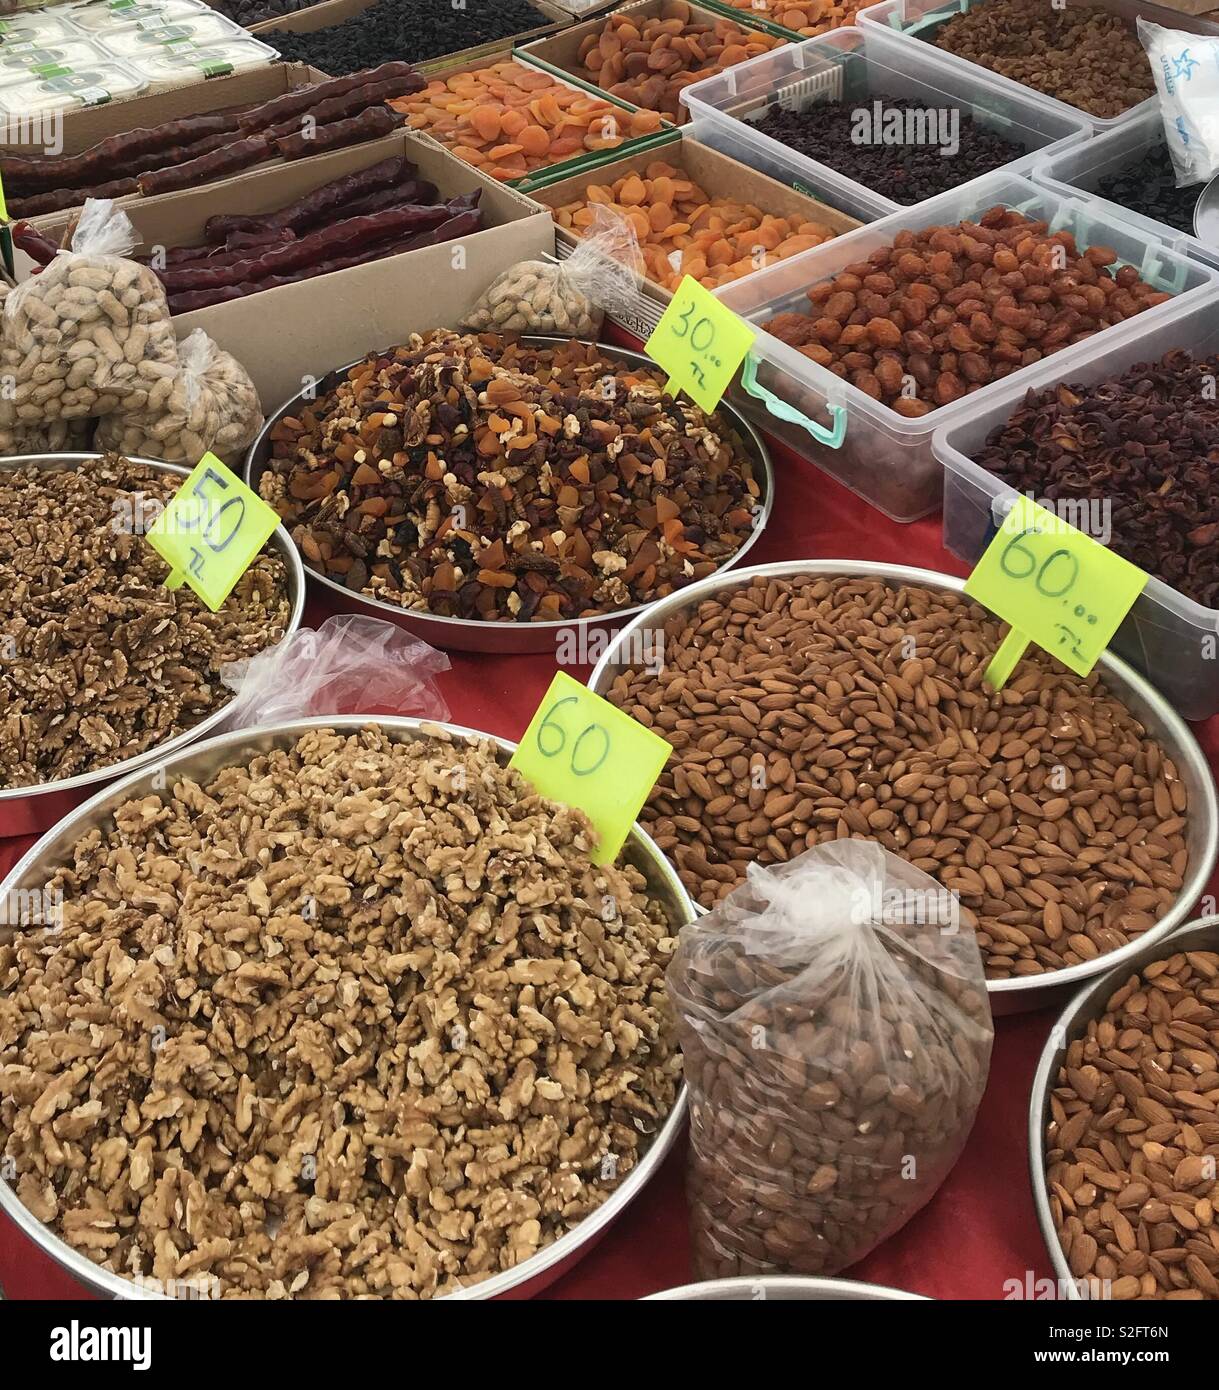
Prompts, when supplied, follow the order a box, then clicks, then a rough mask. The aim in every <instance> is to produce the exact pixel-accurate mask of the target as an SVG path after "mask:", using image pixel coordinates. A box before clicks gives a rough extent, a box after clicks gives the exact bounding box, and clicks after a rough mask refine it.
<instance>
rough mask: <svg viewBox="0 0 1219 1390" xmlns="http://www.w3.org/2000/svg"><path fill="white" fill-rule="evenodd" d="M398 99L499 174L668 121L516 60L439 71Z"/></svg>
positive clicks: (417, 120) (437, 134)
mask: <svg viewBox="0 0 1219 1390" xmlns="http://www.w3.org/2000/svg"><path fill="white" fill-rule="evenodd" d="M390 105H391V106H393V107H394V109H395V110H397V111H401V112H403V113H405V115H406V117H407V122H406V123H407V125H408V126H409V127H410V128H411V129H412V130H422V131H426V132H427V134H428V135H430V136H432V137H433V139H436V140H439V141H440V142H441V144H443V145H447V146H448V147H449V148H450V149H451V150H452V151H453V153H454V154H455V155H457V156H458V157H459V158H461V159H464V160H465V161H466V163H467V164H473V165H474V166H475V167H476V168H479V169H481V170H482V171H483V172H484V173H486V174H490V175H491V177H492V178H497V179H519V178H522V177H523V176H524V175H525V174H531V173H533V172H534V171H535V170H537V169H544V168H546V167H547V166H548V165H551V164H558V163H560V162H561V161H563V160H565V159H575V158H578V157H579V156H581V155H584V154H588V153H591V152H593V151H596V150H613V149H617V148H618V146H619V145H621V144H622V143H623V142H624V141H626V140H632V139H634V138H636V137H637V136H640V135H649V134H651V133H652V132H653V131H657V130H659V129H660V128H661V125H662V121H661V118H660V116H659V115H658V114H657V113H656V112H655V111H637V112H631V111H627V110H626V109H625V108H623V107H621V106H615V105H614V104H613V103H612V102H608V101H606V100H604V99H603V98H601V97H595V96H591V95H590V94H589V93H588V92H585V91H581V90H580V89H579V88H577V87H569V86H567V85H566V84H564V83H562V82H558V81H556V80H555V79H554V78H553V77H551V76H549V75H548V74H547V73H544V72H542V71H541V70H540V69H539V68H530V67H526V66H525V65H524V64H523V63H518V62H514V61H511V60H508V61H505V62H502V63H491V64H489V65H488V66H487V67H484V68H471V69H468V70H466V71H464V72H456V73H453V74H451V75H450V76H448V77H434V78H432V80H431V81H430V82H429V83H428V84H427V86H426V87H425V88H424V89H423V91H421V92H414V93H412V94H411V95H410V96H406V97H402V98H401V99H400V100H396V101H393V102H391V103H390Z"/></svg>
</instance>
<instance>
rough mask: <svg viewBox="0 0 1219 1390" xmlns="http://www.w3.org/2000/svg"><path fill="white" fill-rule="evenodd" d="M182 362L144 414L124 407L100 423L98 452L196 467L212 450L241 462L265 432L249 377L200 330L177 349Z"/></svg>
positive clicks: (159, 385) (156, 390)
mask: <svg viewBox="0 0 1219 1390" xmlns="http://www.w3.org/2000/svg"><path fill="white" fill-rule="evenodd" d="M178 358H179V361H180V363H181V366H180V370H179V371H178V372H177V373H176V374H175V375H174V376H172V377H166V378H164V379H163V380H161V381H158V382H157V383H156V385H155V386H154V387H153V388H152V391H151V392H150V394H149V398H148V404H147V406H146V407H145V408H144V409H143V410H128V409H126V408H125V407H124V406H120V407H119V408H118V409H117V410H116V411H115V412H114V414H113V415H109V416H107V417H106V418H105V419H104V420H102V421H101V422H100V423H99V425H98V427H97V436H96V446H97V448H99V449H114V450H117V452H119V453H121V454H128V455H136V456H137V457H141V458H153V459H162V460H164V461H165V462H167V463H189V464H191V465H192V467H193V466H194V465H195V464H196V463H198V461H199V460H200V459H201V458H202V457H203V455H204V454H205V453H207V452H208V450H211V451H212V452H213V453H214V454H216V455H217V456H218V457H219V458H221V459H223V460H224V462H225V463H235V462H236V461H237V460H238V459H240V457H241V455H242V453H243V451H244V450H245V448H246V446H247V445H249V444H251V443H253V441H254V437H255V435H257V433H258V431H259V430H260V429H261V428H262V418H263V417H262V405H261V403H260V401H259V399H258V390H257V388H256V387H255V385H254V383H253V382H252V381H251V380H250V376H249V373H248V372H247V371H246V369H245V368H244V367H243V366H242V365H241V363H240V362H238V361H237V359H236V358H235V357H233V356H232V355H231V354H229V353H227V352H225V351H224V350H223V349H222V348H219V347H217V346H216V344H215V343H214V342H212V340H211V339H210V338H209V337H208V336H207V334H206V333H205V332H204V331H203V329H201V328H196V329H195V330H194V332H192V333H188V334H187V335H186V337H185V338H183V339H182V341H181V342H180V343H179V344H178Z"/></svg>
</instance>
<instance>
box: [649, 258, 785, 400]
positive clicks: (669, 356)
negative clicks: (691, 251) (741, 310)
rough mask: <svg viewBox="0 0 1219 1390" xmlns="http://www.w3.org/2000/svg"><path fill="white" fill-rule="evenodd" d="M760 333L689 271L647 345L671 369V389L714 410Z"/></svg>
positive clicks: (658, 359)
mask: <svg viewBox="0 0 1219 1390" xmlns="http://www.w3.org/2000/svg"><path fill="white" fill-rule="evenodd" d="M756 337H757V332H756V330H755V329H753V328H750V326H749V325H748V324H747V323H745V322H744V321H743V320H742V319H739V318H737V316H736V315H735V314H734V313H733V312H732V310H731V309H725V308H724V306H723V305H722V304H721V303H720V302H719V300H718V299H716V297H715V296H714V295H713V294H712V293H711V292H710V291H709V290H705V289H704V288H703V287H702V285H700V284H699V283H698V281H697V280H694V279H692V278H691V277H690V276H689V275H687V276H686V278H685V279H684V280H683V281H682V282H681V284H680V285H678V287H677V292H676V294H674V296H673V298H672V300H670V302H669V307H668V308H667V309H666V310H665V311H664V313H663V314H662V315H661V316H660V322H659V323H658V324H657V325H656V331H655V332H654V333H653V334H652V336H651V337H650V338H649V339H648V341H647V346H646V349H645V350H646V352H647V354H648V356H649V357H650V358H651V359H652V361H653V362H655V363H656V364H657V365H658V366H661V367H663V368H664V369H665V371H666V372H668V373H669V382H668V385H667V387H666V390H668V391H669V392H671V393H673V394H676V393H677V391H679V390H681V391H684V392H685V393H686V394H687V395H688V396H689V397H690V398H691V399H692V400H693V401H694V402H695V403H696V404H697V405H699V406H701V407H702V409H703V410H706V411H712V410H714V409H715V407H716V406H717V405H719V403H720V400H721V398H722V397H723V394H724V392H725V391H727V389H728V383H729V382H730V381H731V380H732V377H733V374H734V373H735V371H736V369H737V368H738V367H739V366H740V365H741V363H742V362H743V361H744V360H745V354H746V353H747V352H748V351H749V349H750V347H751V346H752V344H753V340H754V339H755V338H756Z"/></svg>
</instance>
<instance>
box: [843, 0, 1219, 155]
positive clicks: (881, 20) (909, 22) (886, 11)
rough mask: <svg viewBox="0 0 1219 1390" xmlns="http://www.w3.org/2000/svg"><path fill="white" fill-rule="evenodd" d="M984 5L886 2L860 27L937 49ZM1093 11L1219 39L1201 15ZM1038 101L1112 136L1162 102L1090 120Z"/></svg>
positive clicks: (972, 0) (1130, 1)
mask: <svg viewBox="0 0 1219 1390" xmlns="http://www.w3.org/2000/svg"><path fill="white" fill-rule="evenodd" d="M985 3H986V0H947V3H945V0H884V3H882V4H879V5H871V6H869V7H868V8H867V9H866V10H861V11H860V12H859V16H858V22H859V24H860V25H861V26H862V27H863V28H864V29H865V30H868V31H872V30H876V31H879V32H880V33H881V34H883V35H884V36H885V37H886V38H887V39H888V40H889V41H890V42H891V43H900V44H901V45H902V50H903V51H905V50H906V49H907V48H908V47H909V44H910V43H925V44H926V46H927V47H934V42H933V41H934V38H935V34H936V31H937V30H938V29H939V28H940V26H941V25H943V24H944V23H945V22H946V21H947V20H949V19H951V18H952V17H953V15H955V14H960V13H962V12H964V11H966V10H971V9H973V8H974V6H975V5H978V4H985ZM1046 8H1047V9H1049V8H1050V0H1046ZM1093 8H1099V9H1105V10H1109V11H1110V12H1111V13H1113V14H1119V15H1124V16H1125V17H1126V18H1127V19H1129V20H1131V21H1132V22H1133V21H1134V19H1135V18H1136V17H1138V16H1139V15H1141V16H1142V17H1143V18H1144V19H1146V20H1150V21H1151V23H1153V24H1162V25H1163V26H1164V27H1165V28H1166V29H1184V30H1186V31H1187V32H1188V33H1191V34H1219V24H1215V23H1214V22H1213V21H1211V20H1208V19H1206V18H1205V17H1204V16H1202V15H1192V14H1182V12H1181V11H1180V10H1168V9H1165V8H1163V6H1161V5H1146V4H1143V3H1142V0H1104V3H1103V4H1098V5H1095V6H1093ZM935 51H936V52H937V53H939V54H940V55H941V56H942V57H944V58H946V59H948V60H949V61H950V62H952V63H955V64H958V65H959V66H961V67H963V68H967V69H968V70H969V71H970V72H974V73H979V72H980V73H984V74H985V75H986V76H987V77H989V78H990V79H991V80H992V81H994V82H1002V83H1003V84H1004V85H1005V86H1007V87H1014V88H1015V89H1016V90H1017V91H1020V92H1030V91H1032V90H1033V89H1032V88H1031V87H1026V86H1025V84H1024V83H1023V82H1017V81H1015V80H1014V79H1013V78H1011V77H1002V76H1000V74H999V73H997V72H994V71H993V70H992V69H990V68H988V67H983V66H981V65H980V64H978V63H972V62H970V61H969V59H968V58H960V57H958V56H957V55H956V54H955V53H948V52H946V51H945V50H944V49H942V48H937V49H936V50H935ZM1036 95H1037V96H1039V97H1040V98H1041V100H1042V101H1048V102H1050V103H1051V105H1053V106H1055V107H1057V109H1058V110H1059V111H1062V112H1066V113H1069V114H1071V115H1073V116H1078V117H1080V118H1082V119H1083V120H1085V121H1087V122H1088V123H1089V124H1090V125H1091V126H1092V127H1093V129H1095V130H1098V131H1100V130H1111V129H1112V128H1113V127H1114V126H1116V125H1120V124H1121V123H1122V122H1123V121H1128V120H1130V119H1131V117H1132V116H1136V115H1141V114H1142V113H1143V112H1144V111H1146V110H1149V109H1152V108H1155V109H1157V110H1158V109H1159V100H1158V98H1157V97H1154V96H1151V97H1148V98H1147V100H1146V101H1141V102H1139V103H1138V104H1137V105H1135V106H1132V107H1131V108H1130V109H1129V110H1128V111H1124V112H1123V113H1122V114H1121V115H1120V116H1112V117H1108V118H1102V117H1100V116H1090V115H1089V114H1088V113H1087V112H1086V111H1081V110H1080V109H1079V107H1077V106H1071V105H1070V104H1069V103H1068V102H1065V101H1059V100H1058V99H1057V98H1056V97H1049V96H1045V95H1043V94H1042V93H1041V92H1038V93H1037V94H1036Z"/></svg>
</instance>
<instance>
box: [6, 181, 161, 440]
mask: <svg viewBox="0 0 1219 1390" xmlns="http://www.w3.org/2000/svg"><path fill="white" fill-rule="evenodd" d="M137 240H138V238H137V237H136V234H135V230H134V228H133V227H132V225H131V221H130V219H129V218H128V217H127V215H126V214H125V213H124V212H122V211H120V210H119V209H117V208H116V207H115V206H114V203H113V202H112V201H111V200H110V199H109V198H91V199H89V200H88V202H86V203H85V206H84V209H83V211H82V212H81V215H80V221H79V222H78V224H77V227H76V230H75V232H74V233H73V236H72V244H71V249H70V250H65V251H61V252H60V253H59V254H58V255H57V256H56V257H55V259H54V260H53V261H52V262H51V264H50V265H48V266H47V267H46V268H45V269H44V270H42V271H41V272H40V273H39V274H37V275H33V276H31V277H30V279H28V280H26V281H25V282H24V283H22V284H20V285H18V286H17V288H16V289H15V290H13V291H11V292H10V293H9V294H8V295H7V297H6V298H5V301H4V321H3V337H2V338H0V373H2V374H3V376H4V377H6V378H9V379H10V380H11V381H12V389H11V390H7V391H5V392H4V394H3V396H0V428H4V429H17V428H28V427H30V426H31V425H39V426H41V425H43V424H45V423H46V422H48V421H51V420H79V419H84V418H86V417H88V416H96V415H108V414H110V412H111V411H113V410H116V409H117V408H118V407H119V406H120V405H122V406H124V407H125V408H127V409H133V410H139V409H143V408H144V407H145V406H146V405H147V403H148V397H149V393H150V391H151V389H152V388H153V386H154V385H155V383H156V382H158V381H160V380H161V379H163V378H164V377H166V376H172V375H173V374H174V373H175V372H176V371H177V370H178V345H177V341H176V339H175V336H174V329H173V322H172V320H171V319H170V317H169V305H168V303H167V302H166V299H165V290H164V288H163V287H162V285H161V281H160V280H159V279H158V278H157V276H156V275H155V274H154V273H153V271H152V270H150V269H149V268H148V267H147V266H144V265H140V264H139V263H137V262H136V261H132V260H127V259H125V257H127V256H128V255H129V254H130V252H131V251H132V250H133V249H134V247H135V246H136V244H137Z"/></svg>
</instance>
